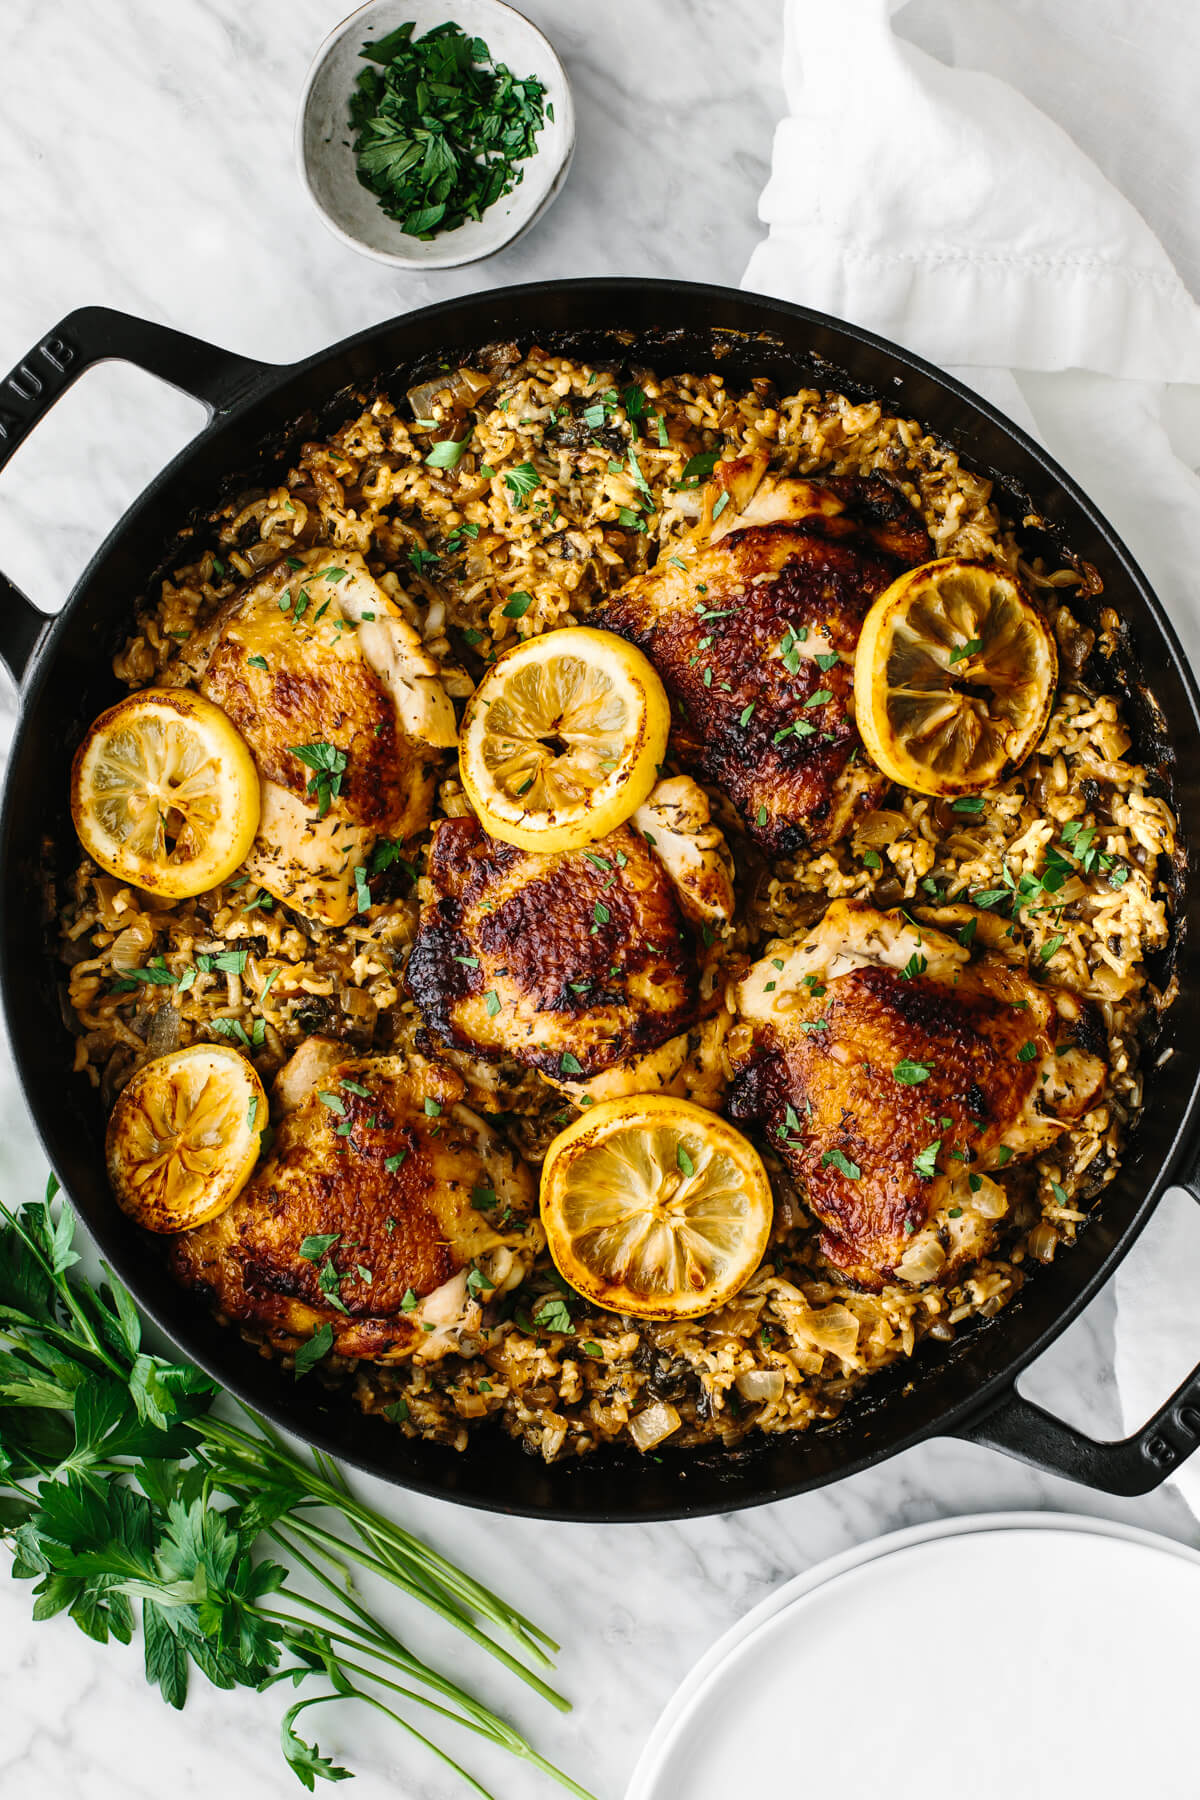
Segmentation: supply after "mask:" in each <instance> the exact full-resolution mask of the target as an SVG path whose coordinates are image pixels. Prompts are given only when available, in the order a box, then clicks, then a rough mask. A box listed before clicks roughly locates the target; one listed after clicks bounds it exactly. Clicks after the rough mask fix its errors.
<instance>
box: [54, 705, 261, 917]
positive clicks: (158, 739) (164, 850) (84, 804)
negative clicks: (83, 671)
mask: <svg viewBox="0 0 1200 1800" xmlns="http://www.w3.org/2000/svg"><path fill="white" fill-rule="evenodd" d="M258 815H259V785H258V774H257V771H256V770H255V767H254V759H253V758H252V757H251V755H250V751H249V749H248V747H247V745H246V743H245V740H244V739H243V738H242V736H241V734H240V733H239V732H238V730H237V728H236V727H235V726H234V725H233V724H232V723H231V722H230V720H229V719H228V718H226V716H225V714H224V713H223V712H222V711H221V709H220V707H219V706H214V705H213V703H212V701H211V700H206V699H205V698H204V696H203V695H202V694H193V693H192V692H190V690H188V689H186V688H143V690H142V692H141V693H139V694H130V696H129V698H128V699H127V700H120V701H118V703H117V704H116V706H114V707H111V708H110V709H109V711H108V712H106V713H101V715H100V717H99V718H98V719H97V720H96V722H95V724H94V725H93V726H92V727H91V729H90V730H89V732H88V734H87V736H86V737H85V738H84V740H83V742H82V744H81V745H80V746H79V749H78V750H77V751H76V753H75V761H74V764H73V765H72V768H71V817H72V818H73V819H74V821H75V829H76V831H77V832H78V833H79V839H80V842H81V843H82V845H83V847H84V849H85V850H86V851H87V853H88V855H89V856H90V857H91V858H92V860H93V862H97V863H99V865H100V867H101V868H102V869H105V870H106V871H107V872H108V874H110V875H115V876H116V877H117V879H118V880H120V881H128V882H131V883H132V884H133V886H135V887H140V888H145V889H147V890H148V891H149V892H150V893H154V894H162V895H163V896H164V897H165V898H167V899H170V900H181V899H183V898H184V897H185V896H186V895H188V894H202V893H204V891H205V890H206V889H207V888H211V887H216V885H217V883H218V882H220V881H224V880H225V879H226V877H227V876H229V875H232V874H233V871H234V870H235V869H236V868H237V866H238V864H239V863H240V862H242V861H243V860H244V859H245V857H246V855H247V852H248V851H249V849H250V846H251V844H252V843H253V842H254V834H255V832H256V831H257V830H258Z"/></svg>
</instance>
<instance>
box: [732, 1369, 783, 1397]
mask: <svg viewBox="0 0 1200 1800" xmlns="http://www.w3.org/2000/svg"><path fill="white" fill-rule="evenodd" d="M734 1386H735V1387H736V1388H737V1391H738V1393H739V1394H740V1395H741V1396H742V1399H743V1400H746V1401H748V1402H749V1404H750V1405H751V1406H757V1405H758V1404H759V1403H760V1402H763V1401H767V1402H769V1401H774V1400H782V1399H783V1388H784V1381H783V1370H782V1369H750V1370H749V1371H748V1372H747V1373H746V1374H745V1375H739V1376H738V1378H737V1380H736V1382H735V1383H734Z"/></svg>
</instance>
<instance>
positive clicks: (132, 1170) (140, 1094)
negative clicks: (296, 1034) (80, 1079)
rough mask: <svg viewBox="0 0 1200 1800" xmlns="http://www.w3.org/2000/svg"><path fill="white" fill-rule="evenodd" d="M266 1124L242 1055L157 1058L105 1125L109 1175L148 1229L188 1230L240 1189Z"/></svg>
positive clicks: (199, 1052)
mask: <svg viewBox="0 0 1200 1800" xmlns="http://www.w3.org/2000/svg"><path fill="white" fill-rule="evenodd" d="M266 1124H267V1096H266V1094H265V1093H264V1092H263V1085H262V1082H261V1081H260V1080H259V1079H258V1076H257V1074H256V1073H255V1071H254V1069H253V1068H252V1067H251V1065H250V1064H249V1063H248V1062H247V1061H246V1058H245V1057H244V1056H241V1055H240V1054H239V1053H238V1051H236V1050H233V1049H226V1048H225V1047H224V1046H223V1045H221V1044H193V1045H192V1046H191V1047H190V1048H189V1049H187V1050H174V1051H172V1052H171V1054H170V1055H169V1056H157V1057H155V1059H154V1061H153V1062H148V1063H146V1064H145V1066H144V1067H143V1068H141V1069H139V1070H138V1072H137V1074H136V1075H135V1076H134V1077H133V1079H132V1080H131V1081H129V1082H128V1083H127V1084H126V1086H125V1087H124V1088H122V1090H121V1093H120V1096H119V1098H118V1100H117V1104H116V1105H115V1106H114V1108H113V1110H112V1116H111V1118H110V1119H109V1121H108V1137H107V1139H106V1143H105V1153H106V1158H107V1163H108V1179H109V1181H110V1182H111V1183H112V1190H113V1193H114V1194H115V1195H116V1197H117V1203H118V1205H119V1206H120V1208H121V1210H122V1212H125V1213H128V1215H129V1217H130V1218H131V1219H134V1220H136V1222H137V1223H138V1224H139V1225H144V1226H145V1228H146V1230H147V1231H190V1230H191V1229H192V1227H193V1226H194V1225H204V1224H206V1223H207V1221H208V1220H209V1219H215V1218H216V1216H217V1214H218V1213H221V1212H224V1210H225V1208H226V1207H227V1206H228V1205H229V1204H230V1203H231V1202H232V1201H233V1200H236V1198H237V1196H238V1195H239V1194H240V1193H241V1191H242V1189H243V1188H244V1187H245V1185H246V1183H247V1181H249V1179H250V1174H251V1171H252V1169H253V1168H254V1165H255V1162H256V1161H257V1160H258V1151H259V1143H260V1139H261V1135H262V1132H263V1131H264V1129H265V1127H266Z"/></svg>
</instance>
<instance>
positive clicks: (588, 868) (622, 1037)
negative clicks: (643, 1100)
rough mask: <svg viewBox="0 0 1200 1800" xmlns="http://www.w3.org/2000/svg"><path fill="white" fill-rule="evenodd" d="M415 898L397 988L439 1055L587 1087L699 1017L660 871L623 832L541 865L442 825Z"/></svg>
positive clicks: (690, 950)
mask: <svg viewBox="0 0 1200 1800" xmlns="http://www.w3.org/2000/svg"><path fill="white" fill-rule="evenodd" d="M423 891H424V893H425V894H426V895H427V900H426V904H425V906H424V908H423V910H422V913H421V923H420V928H419V930H418V933H417V939H416V942H415V944H414V945H413V950H412V954H411V956H410V957H409V962H408V986H409V990H410V992H411V993H412V995H413V998H414V999H415V1000H416V1002H417V1005H418V1006H419V1007H420V1009H421V1012H422V1013H423V1015H424V1018H425V1022H426V1024H427V1025H428V1026H429V1028H430V1030H431V1031H432V1032H434V1033H435V1034H436V1036H437V1037H439V1038H441V1039H442V1041H443V1042H444V1043H446V1044H449V1045H452V1046H455V1047H457V1048H458V1049H462V1050H469V1051H472V1052H473V1053H474V1054H476V1055H478V1056H482V1057H485V1058H488V1057H492V1058H495V1057H502V1056H507V1057H510V1058H512V1059H513V1060H514V1061H515V1062H518V1063H521V1064H524V1065H525V1066H526V1067H527V1068H533V1069H539V1070H540V1071H542V1073H543V1074H545V1075H547V1076H551V1077H559V1076H563V1075H572V1076H580V1077H583V1078H585V1079H586V1078H587V1077H589V1076H592V1075H598V1074H599V1073H600V1072H601V1071H602V1070H604V1069H609V1068H611V1067H612V1066H613V1065H614V1064H615V1063H619V1062H622V1061H624V1060H625V1059H627V1058H628V1057H631V1056H637V1055H640V1054H641V1053H642V1052H643V1051H647V1050H655V1049H657V1048H658V1046H659V1045H660V1044H663V1043H665V1041H666V1040H667V1039H668V1038H670V1037H674V1036H675V1035H676V1034H677V1033H679V1032H681V1031H684V1030H686V1028H687V1027H688V1026H689V1025H691V1024H692V1023H693V1021H694V1020H695V1018H696V1015H697V1010H698V988H699V983H698V973H697V964H696V955H695V949H694V946H693V944H692V941H691V935H690V933H689V931H688V929H687V927H686V925H685V923H684V920H683V916H682V914H681V912H680V909H679V906H678V904H677V902H676V898H675V893H674V890H673V888H672V886H671V883H670V881H669V879H668V877H667V874H666V871H665V870H664V868H663V866H662V864H661V863H660V862H659V861H658V859H657V858H656V857H655V855H654V854H653V852H652V851H651V850H650V849H649V847H648V846H647V844H646V843H645V842H644V841H643V839H642V838H640V837H639V836H638V835H637V833H636V832H635V831H631V830H630V829H629V827H628V826H626V825H622V826H621V827H620V828H619V829H618V830H617V831H614V832H610V834H609V835H608V836H607V837H605V838H601V839H600V840H599V841H598V842H597V843H595V844H590V845H588V847H587V848H586V849H584V850H564V851H559V852H555V853H552V854H548V855H538V854H536V853H534V852H532V851H528V850H518V849H517V848H516V847H515V846H514V845H512V844H503V843H500V842H498V841H497V840H496V839H494V838H490V837H488V836H487V834H486V833H485V832H484V830H483V828H482V826H480V825H479V823H478V821H477V820H475V819H474V818H465V819H446V820H443V821H441V822H440V823H439V824H438V825H437V826H436V828H435V830H434V834H433V841H432V844H431V846H430V851H429V870H428V876H427V878H426V883H425V887H424V890H423Z"/></svg>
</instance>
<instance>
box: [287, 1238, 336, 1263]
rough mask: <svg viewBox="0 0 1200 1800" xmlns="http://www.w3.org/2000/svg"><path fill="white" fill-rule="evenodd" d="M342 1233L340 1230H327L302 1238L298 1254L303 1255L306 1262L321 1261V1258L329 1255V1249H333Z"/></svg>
mask: <svg viewBox="0 0 1200 1800" xmlns="http://www.w3.org/2000/svg"><path fill="white" fill-rule="evenodd" d="M341 1235H342V1234H341V1232H340V1231H325V1232H320V1233H317V1234H315V1235H314V1236H312V1237H306V1238H304V1239H302V1241H301V1244H300V1249H299V1251H298V1252H297V1254H298V1255H299V1256H302V1257H303V1258H304V1260H305V1262H320V1260H321V1258H322V1257H323V1256H326V1255H328V1253H329V1251H330V1250H332V1249H333V1246H334V1245H335V1244H336V1243H337V1241H338V1239H339V1238H340V1237H341Z"/></svg>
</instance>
